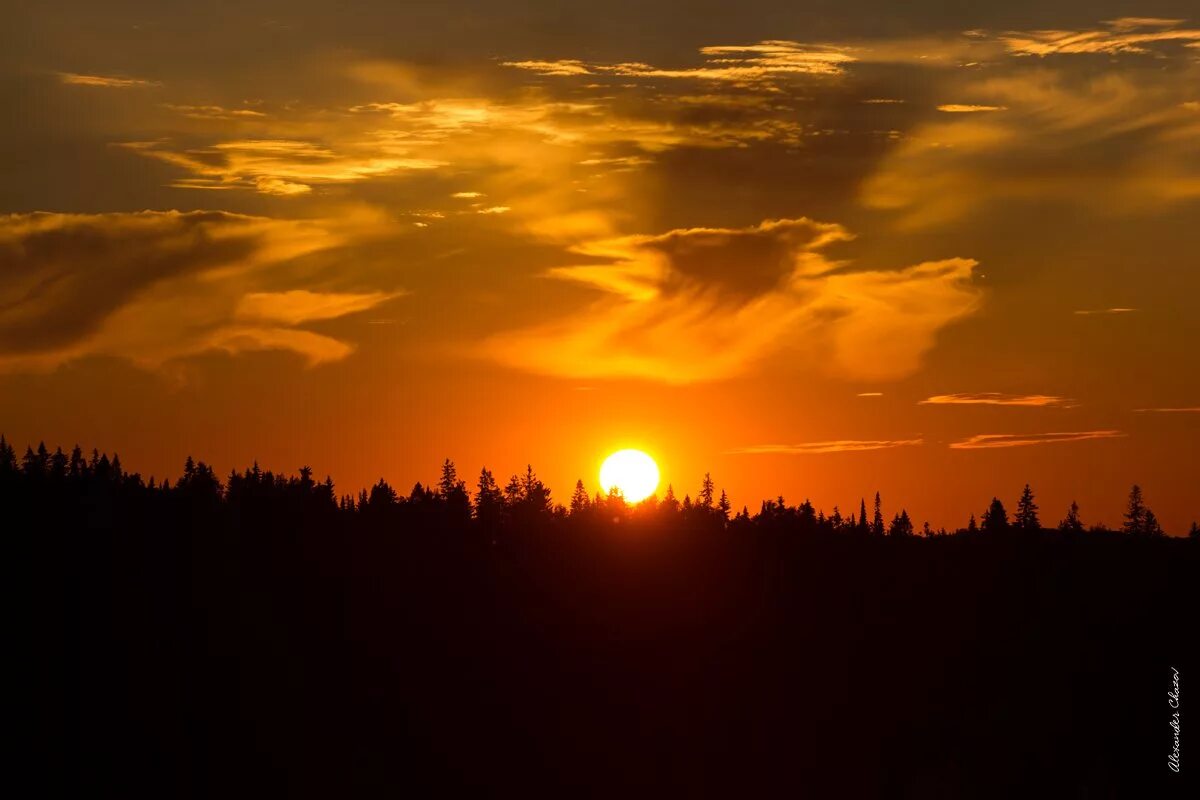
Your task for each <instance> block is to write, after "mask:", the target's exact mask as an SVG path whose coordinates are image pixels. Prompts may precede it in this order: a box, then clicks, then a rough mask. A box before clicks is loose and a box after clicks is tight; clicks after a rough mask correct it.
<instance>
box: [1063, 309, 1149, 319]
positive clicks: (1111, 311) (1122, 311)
mask: <svg viewBox="0 0 1200 800" xmlns="http://www.w3.org/2000/svg"><path fill="white" fill-rule="evenodd" d="M1135 311H1141V309H1139V308H1096V309H1090V310H1085V311H1075V312H1072V313H1075V314H1077V315H1079V316H1081V317H1088V316H1093V315H1095V314H1132V313H1133V312H1135Z"/></svg>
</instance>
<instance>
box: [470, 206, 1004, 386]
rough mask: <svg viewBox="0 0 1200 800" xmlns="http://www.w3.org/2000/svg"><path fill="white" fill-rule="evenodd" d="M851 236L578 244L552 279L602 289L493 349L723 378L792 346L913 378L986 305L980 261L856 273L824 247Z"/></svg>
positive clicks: (550, 362)
mask: <svg viewBox="0 0 1200 800" xmlns="http://www.w3.org/2000/svg"><path fill="white" fill-rule="evenodd" d="M851 238H853V237H852V236H851V234H850V232H849V231H847V230H846V229H845V228H843V227H842V226H840V225H835V224H830V223H820V222H815V221H813V220H809V219H804V218H800V219H781V220H767V221H765V222H762V223H760V224H759V225H752V226H749V227H745V228H683V229H676V230H672V231H668V232H667V233H664V234H661V235H657V236H626V237H620V238H613V239H600V240H596V241H591V242H587V243H584V244H581V245H578V246H576V247H574V248H572V249H573V251H574V252H575V253H576V254H578V255H579V256H582V257H584V258H581V261H584V260H585V259H586V261H585V263H582V264H579V265H577V266H564V267H557V268H554V269H552V270H550V271H549V273H548V275H549V277H553V278H559V279H563V280H571V281H576V282H579V283H583V284H586V285H589V286H591V287H592V288H594V289H596V290H599V291H601V292H603V293H604V297H603V298H602V299H600V300H598V301H596V302H595V303H594V304H592V306H590V307H588V308H585V309H582V310H580V311H577V312H575V313H574V314H572V315H571V316H569V317H564V318H562V319H559V320H556V321H553V322H550V323H543V324H539V325H535V326H533V327H530V328H527V329H524V330H518V331H514V332H511V333H506V334H500V335H498V336H496V337H493V338H492V339H491V340H489V342H488V343H487V346H486V350H487V352H488V353H489V354H490V355H491V356H492V357H493V358H495V359H496V360H498V361H500V362H502V363H506V364H509V365H511V366H515V367H520V368H524V369H528V370H531V371H534V372H543V373H549V374H554V375H562V376H566V377H573V378H594V377H637V378H644V379H647V380H654V381H663V382H668V383H691V382H695V381H704V380H717V379H723V378H729V377H733V376H735V375H739V374H742V373H744V372H746V371H747V370H749V369H751V368H752V367H753V366H754V365H755V364H756V363H758V362H760V361H762V360H764V359H767V358H769V357H771V356H774V355H779V354H781V353H785V352H786V353H788V354H789V357H803V358H806V359H809V360H811V361H812V362H813V363H814V364H819V365H821V366H822V367H823V368H826V369H830V370H832V371H835V372H839V373H842V374H845V375H849V376H851V377H856V378H862V379H881V378H894V377H897V376H900V375H905V374H908V373H910V372H911V371H912V370H914V369H916V368H917V366H918V364H919V363H920V360H921V357H922V356H923V355H924V353H925V352H926V351H927V350H928V349H929V348H930V347H932V346H933V343H934V337H935V335H936V332H937V331H938V330H940V329H941V328H942V327H944V326H945V325H947V324H949V323H950V322H952V321H954V320H956V319H961V318H962V317H964V316H968V315H970V314H971V313H973V312H974V311H975V309H976V308H978V305H979V303H980V300H981V294H980V291H979V290H978V289H976V288H975V287H974V286H973V284H972V273H973V271H974V269H975V266H976V262H975V261H972V260H970V259H963V258H952V259H946V260H943V261H934V262H925V263H921V264H917V265H914V266H911V267H908V268H906V269H901V270H878V271H876V270H866V271H850V270H848V269H845V267H846V266H847V264H846V262H842V261H835V260H832V259H830V258H828V257H826V256H825V255H824V253H823V252H822V251H823V249H824V248H825V247H827V246H829V245H831V244H833V243H835V242H839V241H845V240H848V239H851ZM731 264H736V265H738V268H737V269H731V268H730V265H731ZM901 309H902V310H901Z"/></svg>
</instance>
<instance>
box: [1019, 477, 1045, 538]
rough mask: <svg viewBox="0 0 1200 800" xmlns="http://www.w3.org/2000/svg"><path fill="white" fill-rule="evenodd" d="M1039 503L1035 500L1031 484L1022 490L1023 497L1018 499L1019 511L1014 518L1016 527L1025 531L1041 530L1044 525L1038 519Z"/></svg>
mask: <svg viewBox="0 0 1200 800" xmlns="http://www.w3.org/2000/svg"><path fill="white" fill-rule="evenodd" d="M1037 512H1038V507H1037V503H1035V502H1034V501H1033V490H1032V489H1030V488H1029V484H1028V483H1027V484H1025V488H1024V489H1023V490H1022V491H1021V499H1020V500H1018V501H1017V513H1016V516H1015V517H1014V518H1013V521H1014V522H1015V523H1016V527H1017V528H1019V529H1020V530H1023V531H1036V530H1040V529H1041V527H1042V525H1041V522H1040V521H1039V520H1038V513H1037Z"/></svg>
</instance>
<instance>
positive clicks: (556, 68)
mask: <svg viewBox="0 0 1200 800" xmlns="http://www.w3.org/2000/svg"><path fill="white" fill-rule="evenodd" d="M503 64H504V66H506V67H515V68H516V69H525V70H529V71H530V72H536V73H537V74H538V75H594V74H595V73H593V72H592V71H591V69H589V68H588V66H587V65H586V64H584V63H583V62H582V61H579V60H577V59H573V58H563V59H559V60H558V61H505V62H503Z"/></svg>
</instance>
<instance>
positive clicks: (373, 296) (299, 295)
mask: <svg viewBox="0 0 1200 800" xmlns="http://www.w3.org/2000/svg"><path fill="white" fill-rule="evenodd" d="M397 296H398V294H397V293H395V292H393V293H390V294H389V293H386V292H368V293H365V294H350V293H345V292H313V291H309V290H307V289H291V290H289V291H286V292H251V293H249V294H247V295H245V296H243V297H242V299H241V301H239V303H238V306H237V312H236V314H237V317H238V318H239V319H245V320H259V321H264V322H277V323H282V324H284V325H299V324H301V323H303V322H311V321H313V320H319V319H337V318H338V317H344V316H346V315H347V314H356V313H358V312H359V311H366V310H368V309H371V308H374V307H375V306H377V305H379V304H380V303H383V302H385V301H387V300H391V299H392V298H394V297H397Z"/></svg>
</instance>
